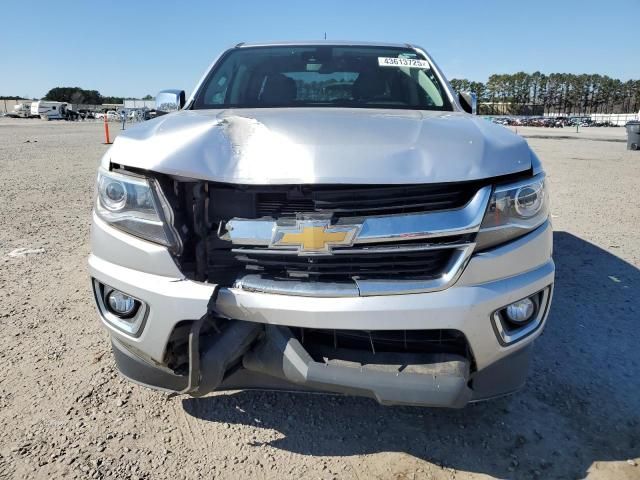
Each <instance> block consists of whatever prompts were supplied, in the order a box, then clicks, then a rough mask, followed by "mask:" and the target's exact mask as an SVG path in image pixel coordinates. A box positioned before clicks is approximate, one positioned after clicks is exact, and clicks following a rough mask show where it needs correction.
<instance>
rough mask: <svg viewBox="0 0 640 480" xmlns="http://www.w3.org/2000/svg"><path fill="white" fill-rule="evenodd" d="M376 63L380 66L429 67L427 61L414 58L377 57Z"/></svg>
mask: <svg viewBox="0 0 640 480" xmlns="http://www.w3.org/2000/svg"><path fill="white" fill-rule="evenodd" d="M378 65H379V66H381V67H409V68H429V62H427V61H426V60H417V59H415V58H393V57H378Z"/></svg>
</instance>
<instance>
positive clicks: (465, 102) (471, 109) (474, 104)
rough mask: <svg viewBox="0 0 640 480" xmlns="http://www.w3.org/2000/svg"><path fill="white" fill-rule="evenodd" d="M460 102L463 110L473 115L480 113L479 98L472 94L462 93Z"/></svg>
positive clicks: (459, 95) (459, 96) (459, 97)
mask: <svg viewBox="0 0 640 480" xmlns="http://www.w3.org/2000/svg"><path fill="white" fill-rule="evenodd" d="M458 100H459V101H460V106H461V107H462V109H463V110H464V111H465V112H467V113H470V114H472V115H476V114H477V113H478V96H477V95H476V94H475V93H471V92H460V93H459V94H458Z"/></svg>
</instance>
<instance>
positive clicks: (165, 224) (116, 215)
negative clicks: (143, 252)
mask: <svg viewBox="0 0 640 480" xmlns="http://www.w3.org/2000/svg"><path fill="white" fill-rule="evenodd" d="M97 190H98V195H97V197H98V198H97V201H96V214H97V215H98V217H100V218H101V219H102V220H104V221H105V222H107V223H109V224H110V225H112V226H114V227H116V228H118V229H120V230H123V231H125V232H127V233H130V234H132V235H135V236H137V237H140V238H144V239H145V240H149V241H151V242H155V243H160V244H162V245H166V246H167V247H170V248H171V249H172V250H174V251H176V250H178V249H179V237H178V235H176V233H175V231H174V230H173V227H172V226H171V220H172V219H171V208H170V207H169V205H168V203H167V201H166V199H165V198H164V195H163V194H162V191H161V190H160V188H158V185H157V183H156V182H155V180H153V179H147V178H144V177H139V176H133V175H123V174H120V173H115V172H107V171H105V170H100V171H99V172H98V180H97ZM165 219H166V220H167V221H165Z"/></svg>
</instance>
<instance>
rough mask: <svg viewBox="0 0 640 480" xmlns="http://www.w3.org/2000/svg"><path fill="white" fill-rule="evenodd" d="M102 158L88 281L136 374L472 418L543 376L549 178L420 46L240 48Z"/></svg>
mask: <svg viewBox="0 0 640 480" xmlns="http://www.w3.org/2000/svg"><path fill="white" fill-rule="evenodd" d="M157 108H158V110H165V111H168V110H175V111H173V112H171V113H169V114H166V115H163V116H161V117H158V118H156V119H154V120H151V121H148V122H145V123H143V124H140V125H138V126H136V127H134V128H131V129H128V130H126V131H125V132H123V133H122V134H121V135H120V136H118V138H117V140H116V141H115V143H114V144H113V146H112V147H111V148H110V149H109V150H108V151H107V153H106V154H105V155H104V157H103V158H102V162H101V166H100V169H99V172H98V179H97V199H96V203H95V209H94V212H93V226H92V238H91V243H92V253H91V256H90V258H89V267H90V272H91V277H92V285H93V293H94V297H95V301H96V303H97V307H98V312H99V315H100V319H101V321H102V323H103V324H104V326H105V327H106V328H107V329H108V331H109V333H110V335H111V342H112V347H113V352H114V355H115V360H116V363H117V366H118V368H119V370H120V371H121V372H122V374H123V375H125V376H126V377H128V378H130V379H131V380H133V381H135V382H137V383H140V384H143V385H147V386H149V387H153V388H157V389H161V390H165V391H170V392H178V393H184V394H190V395H194V396H200V395H204V394H206V393H208V392H211V391H214V390H224V389H243V388H269V389H283V390H305V391H323V392H334V393H342V394H348V395H360V396H366V397H371V398H374V399H376V400H377V401H378V402H380V403H382V404H386V405H394V404H403V405H424V406H438V407H462V406H464V405H466V404H467V403H468V402H472V401H477V400H481V399H487V398H491V397H496V396H500V395H504V394H508V393H511V392H513V391H515V390H517V389H518V388H520V387H521V386H522V385H523V384H524V382H525V378H526V375H527V368H528V363H529V359H530V356H531V351H532V348H531V347H532V344H533V341H534V340H535V339H536V337H538V336H539V335H540V333H541V332H542V329H543V327H544V324H545V320H546V318H547V314H548V312H549V305H550V302H551V296H552V292H553V281H554V263H553V260H552V258H551V253H552V230H551V225H550V220H549V198H548V192H547V187H546V184H545V174H544V171H543V169H542V166H541V164H540V161H539V160H538V158H537V157H536V155H535V154H534V153H533V152H532V151H531V149H530V148H529V146H528V145H527V143H526V142H525V141H524V140H523V139H522V138H521V137H519V136H517V135H515V134H513V133H512V132H510V131H509V130H508V129H506V128H504V127H502V126H499V125H494V124H492V123H490V122H488V121H486V120H484V119H482V118H479V117H477V116H475V115H473V113H474V110H475V105H474V101H473V96H472V95H470V94H466V93H465V94H462V93H460V94H457V93H454V92H453V91H452V88H451V86H450V85H449V83H448V82H447V80H446V79H445V77H444V76H443V74H442V72H441V71H440V69H439V68H438V66H437V65H436V64H435V63H434V62H433V60H432V59H431V58H430V57H429V55H428V54H427V53H426V52H425V51H424V50H423V49H421V48H419V47H416V46H412V45H407V44H398V45H395V44H367V43H349V42H342V43H336V42H289V43H269V44H252V45H249V44H239V45H237V46H235V47H234V48H231V49H229V50H227V51H226V52H224V53H223V54H222V55H221V56H220V57H219V58H218V59H217V60H216V61H215V62H214V63H213V65H212V66H211V68H210V69H209V70H208V72H207V73H206V74H205V75H204V77H203V78H202V79H201V80H200V82H199V84H198V85H197V86H196V88H195V90H194V91H193V94H192V95H191V97H190V98H188V99H185V94H184V92H183V91H178V90H167V91H163V92H161V93H160V94H159V95H158V97H157Z"/></svg>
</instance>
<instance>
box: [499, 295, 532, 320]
mask: <svg viewBox="0 0 640 480" xmlns="http://www.w3.org/2000/svg"><path fill="white" fill-rule="evenodd" d="M535 310H536V306H535V304H534V303H533V301H532V300H531V299H530V298H523V299H522V300H518V301H517V302H513V303H512V304H511V305H509V306H508V307H507V308H506V309H505V313H506V315H507V318H508V319H509V321H511V322H513V323H517V324H522V323H525V322H528V321H529V320H530V319H531V317H532V316H533V314H534V312H535Z"/></svg>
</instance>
